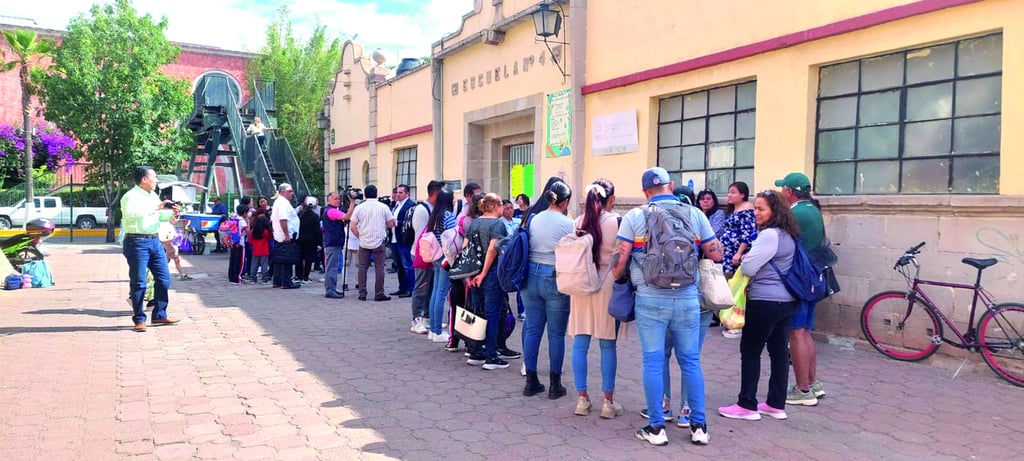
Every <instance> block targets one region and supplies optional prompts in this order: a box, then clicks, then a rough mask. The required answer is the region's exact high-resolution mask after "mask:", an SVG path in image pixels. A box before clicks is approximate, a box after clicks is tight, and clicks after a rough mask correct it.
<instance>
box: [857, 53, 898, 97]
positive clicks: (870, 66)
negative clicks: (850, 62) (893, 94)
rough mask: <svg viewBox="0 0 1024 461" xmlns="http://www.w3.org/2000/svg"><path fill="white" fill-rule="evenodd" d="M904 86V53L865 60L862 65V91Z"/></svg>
mask: <svg viewBox="0 0 1024 461" xmlns="http://www.w3.org/2000/svg"><path fill="white" fill-rule="evenodd" d="M902 85H903V53H894V54H889V55H885V56H879V57H877V58H869V59H865V60H864V61H862V62H861V65H860V90H861V91H874V90H880V89H882V88H894V87H898V86H902Z"/></svg>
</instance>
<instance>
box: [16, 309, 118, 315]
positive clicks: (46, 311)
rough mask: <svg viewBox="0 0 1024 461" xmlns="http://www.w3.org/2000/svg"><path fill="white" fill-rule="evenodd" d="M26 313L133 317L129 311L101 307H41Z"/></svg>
mask: <svg viewBox="0 0 1024 461" xmlns="http://www.w3.org/2000/svg"><path fill="white" fill-rule="evenodd" d="M24 313H25V314H34V315H92V316H95V317H131V315H132V313H131V312H129V311H120V312H119V311H105V310H100V309H40V310H36V311H26V312H24Z"/></svg>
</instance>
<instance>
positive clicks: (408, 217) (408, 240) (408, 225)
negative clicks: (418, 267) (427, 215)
mask: <svg viewBox="0 0 1024 461" xmlns="http://www.w3.org/2000/svg"><path fill="white" fill-rule="evenodd" d="M417 205H423V208H426V209H427V212H430V207H428V206H427V204H426V203H423V202H419V203H418V204H417ZM415 213H416V206H415V205H414V206H411V207H409V208H408V209H407V210H405V214H404V216H403V217H402V228H401V230H400V231H399V232H400V233H399V234H398V243H400V244H402V246H407V247H411V246H412V244H413V243H416V236H417V234H419V232H420V230H422V229H413V227H412V216H413V214H415Z"/></svg>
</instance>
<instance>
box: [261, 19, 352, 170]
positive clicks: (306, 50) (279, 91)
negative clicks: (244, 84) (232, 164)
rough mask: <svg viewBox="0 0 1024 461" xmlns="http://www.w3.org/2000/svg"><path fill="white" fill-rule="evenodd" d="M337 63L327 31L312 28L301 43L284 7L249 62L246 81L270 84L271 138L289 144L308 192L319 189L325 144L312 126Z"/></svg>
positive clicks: (335, 43)
mask: <svg viewBox="0 0 1024 461" xmlns="http://www.w3.org/2000/svg"><path fill="white" fill-rule="evenodd" d="M340 62H341V42H340V40H339V39H337V38H334V39H329V38H328V37H327V28H326V27H325V26H323V25H317V27H316V28H315V29H314V30H313V34H312V36H311V37H310V38H309V40H307V41H306V42H305V43H301V40H300V39H299V38H296V37H295V35H294V34H293V33H292V23H291V19H290V18H289V17H288V9H287V8H286V7H281V8H280V9H279V10H278V14H277V18H276V19H275V20H274V22H272V23H271V24H270V25H269V26H268V27H267V42H266V44H265V45H264V46H263V49H261V50H260V56H259V57H257V58H256V59H253V60H252V61H250V62H249V68H248V74H249V76H250V78H252V79H263V80H273V81H274V82H275V90H276V98H277V107H278V111H277V114H276V115H277V126H275V128H277V129H278V131H277V133H276V134H277V135H279V136H284V137H286V138H287V139H288V142H289V144H291V147H292V150H293V151H294V153H295V157H296V160H297V161H298V163H299V168H300V169H301V170H302V175H303V176H304V177H305V178H306V182H307V183H308V184H309V186H310V188H311V189H312V190H319V189H321V188H322V187H323V185H322V184H320V183H321V182H322V178H323V176H324V165H323V154H324V152H323V139H324V138H323V132H322V131H320V129H319V128H317V125H316V121H317V117H319V115H320V113H321V111H323V107H324V97H326V96H327V93H328V92H329V91H330V86H329V85H330V81H331V79H332V78H334V75H335V73H336V72H337V70H338V65H339V64H340ZM248 84H249V85H252V82H251V81H250V82H248Z"/></svg>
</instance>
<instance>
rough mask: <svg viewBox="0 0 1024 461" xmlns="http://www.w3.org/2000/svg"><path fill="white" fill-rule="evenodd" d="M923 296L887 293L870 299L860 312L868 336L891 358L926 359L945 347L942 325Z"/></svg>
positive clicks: (865, 334) (874, 344)
mask: <svg viewBox="0 0 1024 461" xmlns="http://www.w3.org/2000/svg"><path fill="white" fill-rule="evenodd" d="M933 309H934V307H932V306H930V305H929V304H928V303H926V302H925V301H924V300H923V299H921V297H920V296H917V295H914V297H913V298H911V299H909V300H908V299H907V294H906V293H905V292H902V291H886V292H882V293H879V294H876V295H875V296H872V297H871V299H868V302H866V303H864V309H863V310H861V313H860V327H861V330H862V331H863V332H864V337H865V338H867V340H868V342H869V343H871V345H872V346H874V348H875V349H877V350H878V352H881V353H882V354H884V355H885V356H887V357H889V358H893V359H896V360H903V361H907V362H916V361H918V360H924V359H926V358H928V357H929V356H931V355H932V354H934V353H935V351H937V350H938V349H939V345H941V344H942V323H941V322H940V321H939V318H938V316H936V315H935V313H934V312H933Z"/></svg>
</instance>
